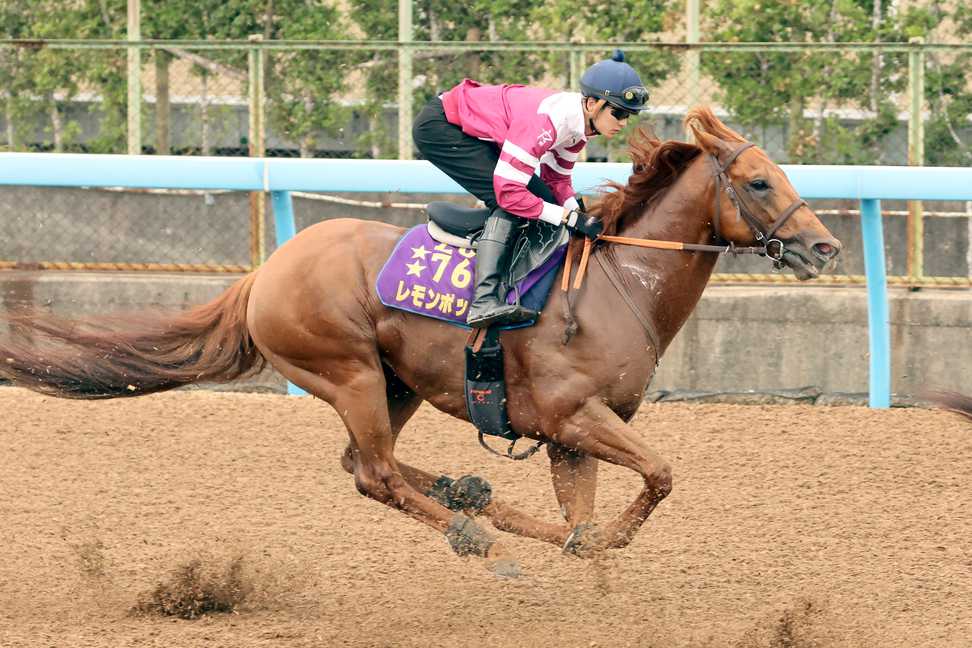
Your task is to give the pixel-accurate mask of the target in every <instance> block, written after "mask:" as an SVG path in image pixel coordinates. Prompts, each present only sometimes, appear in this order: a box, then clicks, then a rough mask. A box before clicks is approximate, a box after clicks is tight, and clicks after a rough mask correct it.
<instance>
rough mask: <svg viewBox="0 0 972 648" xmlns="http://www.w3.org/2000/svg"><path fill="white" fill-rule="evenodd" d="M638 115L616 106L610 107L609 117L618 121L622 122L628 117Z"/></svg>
mask: <svg viewBox="0 0 972 648" xmlns="http://www.w3.org/2000/svg"><path fill="white" fill-rule="evenodd" d="M637 114H638V113H636V112H634V111H633V110H625V109H624V108H618V107H617V106H611V115H612V116H613V117H614V118H615V119H617V120H618V121H624V120H625V119H627V118H628V117H631V116H633V115H637Z"/></svg>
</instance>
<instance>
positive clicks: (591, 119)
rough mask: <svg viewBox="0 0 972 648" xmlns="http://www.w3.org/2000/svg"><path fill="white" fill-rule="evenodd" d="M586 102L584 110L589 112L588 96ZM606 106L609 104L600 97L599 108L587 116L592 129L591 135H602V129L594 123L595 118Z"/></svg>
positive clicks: (588, 125)
mask: <svg viewBox="0 0 972 648" xmlns="http://www.w3.org/2000/svg"><path fill="white" fill-rule="evenodd" d="M584 104H585V110H584V112H587V110H586V104H587V97H585V98H584ZM605 106H607V101H606V100H604V99H598V100H597V108H596V109H595V110H594V111H593V112H591V113H590V114H589V116H588V117H587V127H588V128H590V129H591V136H592V137H593V136H594V135H600V134H601V131H599V130H597V126H595V125H594V120H595V119H596V118H597V116H598V115H600V114H601V111H602V110H604V107H605Z"/></svg>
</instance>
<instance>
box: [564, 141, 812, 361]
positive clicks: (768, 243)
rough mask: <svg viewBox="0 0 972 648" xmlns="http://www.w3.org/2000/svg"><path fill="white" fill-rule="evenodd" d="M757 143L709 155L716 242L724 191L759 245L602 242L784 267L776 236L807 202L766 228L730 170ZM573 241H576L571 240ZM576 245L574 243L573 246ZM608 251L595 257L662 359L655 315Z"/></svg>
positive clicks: (580, 273) (582, 267)
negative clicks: (745, 257)
mask: <svg viewBox="0 0 972 648" xmlns="http://www.w3.org/2000/svg"><path fill="white" fill-rule="evenodd" d="M753 146H755V144H753V143H751V142H746V143H744V144H742V145H740V146H739V147H737V148H736V149H735V150H733V151H732V152H731V153H730V154H729V156H728V157H727V158H726V160H725V161H720V160H719V157H718V156H717V155H715V154H712V153H709V154H708V155H709V158H710V161H711V163H712V168H713V179H714V181H715V211H714V212H713V215H712V229H713V235H714V236H715V239H716V241H725V240H726V239H725V237H723V235H722V229H721V216H722V214H721V211H722V210H721V206H722V201H721V200H720V196H721V193H722V192H723V191H725V192H726V194H727V195H728V196H729V200H730V202H732V204H733V206H734V207H735V208H736V213H737V215H738V216H739V218H742V219H743V220H744V221H745V222H746V224H747V225H748V226H749V229H750V230H752V232H753V235H754V236H755V238H756V243H757V245H754V246H750V247H736V246H735V244H733V243H732V242H731V241H730V242H728V243H725V244H724V245H707V244H702V243H682V242H679V241H660V240H655V239H644V238H634V237H629V236H600V237H598V239H597V240H598V241H605V242H607V243H616V244H619V245H634V246H637V247H645V248H656V249H663V250H685V251H688V252H710V253H715V254H733V255H735V254H758V255H760V256H765V257H767V258H769V259H771V260H772V261H773V265H774V267H775V268H776V269H781V268H782V267H783V256H784V255H785V253H786V246H785V244H784V243H783V241H782V240H780V239H778V238H775V237H774V235H775V234H776V232H778V231H779V229H780V228H781V227H783V225H784V224H785V223H786V222H787V221H788V220H789V219H790V217H791V216H793V214H794V213H795V212H796V211H797V210H798V209H800V207H803V206H806V204H807V202H806V201H805V200H802V199H800V198H798V199H796V200H794V201H793V203H792V204H791V205H790V206H789V207H787V208H786V209H784V210H783V212H782V213H781V214H780V215H779V216H778V217H777V218H776V219H775V220H774V221H773V223H772V225H771V226H770V227H768V228H764V226H763V224H762V223H761V222H760V221H759V219H758V218H756V217H755V216H754V215H753V212H752V210H751V209H750V208H749V206H748V205H747V204H746V201H745V200H743V197H742V194H741V193H740V192H739V191H737V190H736V187H735V185H734V184H733V183H732V179H731V178H729V175H728V173H727V172H728V170H729V167H730V166H732V163H733V162H735V161H736V159H737V158H738V157H739V156H740V155H741V154H742V153H743V152H744V151H746V150H748V149H750V148H752V147H753ZM571 242H572V243H573V241H571ZM570 247H572V246H570ZM592 247H593V246H592V244H591V240H590V239H585V240H584V251H583V254H582V256H581V259H580V264H579V267H578V269H577V276H576V277H575V278H574V288H575V289H576V288H580V286H581V282H582V281H583V278H584V273H585V272H586V269H587V262H588V259H589V257H590V253H591V249H592ZM605 251H606V252H608V254H607V256H608V262H607V263H605V262H604V261H603V260H602V259H601V256H602V255H595V256H594V259H595V260H596V261H597V263H598V265H600V266H601V270H603V271H604V274H605V275H606V276H607V278H608V280H610V282H611V284H612V285H613V286H614V288H615V290H617V291H618V293H619V294H620V295H621V298H622V299H623V300H624V302H625V303H626V304H627V305H628V308H630V309H631V311H632V312H633V313H634V315H635V317H636V318H637V319H638V321H639V322H640V323H641V326H642V328H644V330H645V335H646V336H647V337H648V343H649V345H650V347H651V348H652V350H653V352H654V354H655V362H656V363H657V362H658V359H659V355H660V351H661V347H660V346H659V338H658V333H657V331H656V330H655V325H654V323H653V322H652V320H651V318H649V317H646V316H645V314H644V313H642V312H641V309H640V308H638V305H637V304H636V303H635V302H634V300H633V299H632V298H631V294H630V287H629V286H628V285H627V282H626V281H625V279H624V276H623V275H622V274H621V273H620V271H619V270H618V268H617V263H616V261H615V260H614V258H613V257H614V255H613V254H610V252H611V250H610V248H606V250H605ZM571 257H572V250H571V249H568V251H567V258H566V261H565V264H564V276H563V282H562V284H561V289H562V290H563V291H564V292H567V299H565V300H564V304H565V311H566V318H567V321H568V327H567V330H566V331H565V334H564V343H565V344H566V343H567V341H569V340H570V338H571V337H572V335H573V332H572V330H573V327H572V324H573V326H574V327H575V326H576V324H574V320H573V313H572V312H571V303H570V292H569V286H570V271H571V268H570V266H571Z"/></svg>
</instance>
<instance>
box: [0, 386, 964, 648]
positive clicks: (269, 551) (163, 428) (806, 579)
mask: <svg viewBox="0 0 972 648" xmlns="http://www.w3.org/2000/svg"><path fill="white" fill-rule="evenodd" d="M0 413H2V414H0V464H2V466H3V468H2V470H0V646H2V647H3V648H12V647H14V646H30V647H35V646H71V647H73V646H87V647H93V648H108V647H113V648H114V647H119V646H159V647H163V646H164V647H167V648H168V647H173V646H175V647H182V646H225V647H230V646H233V647H249V646H288V647H289V646H296V647H303V646H473V645H475V646H529V645H534V646H540V645H544V646H546V645H555V646H557V647H558V648H560V647H564V646H585V647H588V646H610V647H612V648H613V647H619V646H651V647H654V648H667V647H670V646H712V647H715V646H735V647H738V648H755V647H764V646H765V647H780V648H782V647H784V646H785V647H789V648H809V647H811V646H814V647H817V648H830V647H831V646H847V647H855V648H859V647H865V646H881V647H882V648H889V647H895V646H934V647H951V646H955V647H959V646H963V647H967V646H969V645H970V642H972V638H970V637H972V426H970V425H967V424H965V423H963V422H962V421H960V420H958V419H957V418H953V417H952V416H950V415H947V414H944V413H940V412H929V411H923V410H891V411H869V410H866V409H860V408H821V407H818V408H811V407H742V406H725V405H719V406H701V405H695V406H693V405H651V406H646V407H645V408H644V409H643V410H642V412H641V413H640V414H639V416H638V417H637V419H636V420H635V423H634V424H635V426H636V427H637V429H638V430H640V431H641V432H642V433H643V434H644V435H645V436H646V437H647V438H649V439H651V443H653V445H654V447H656V448H657V449H658V450H659V451H660V452H661V453H662V454H663V456H665V457H666V458H667V459H668V460H669V461H671V463H672V465H673V467H674V473H675V490H674V492H673V493H672V495H671V496H670V497H669V499H668V500H666V501H665V502H664V503H663V504H662V505H661V506H660V507H659V509H658V510H657V511H656V513H655V515H654V516H653V517H652V518H651V519H650V520H649V521H648V523H647V524H646V526H645V528H644V529H643V530H642V532H641V534H640V535H639V536H638V538H637V539H636V540H635V542H634V543H633V544H632V546H630V547H629V548H627V549H625V550H623V551H620V552H617V553H613V554H610V555H609V556H608V557H606V558H602V559H598V560H596V561H589V562H585V561H581V560H579V559H575V558H570V557H566V556H563V555H561V553H560V552H559V550H558V549H557V548H556V547H554V546H552V545H545V544H540V543H537V542H535V541H529V540H521V539H516V538H511V537H510V536H505V537H506V538H508V544H509V545H510V546H511V547H512V548H513V549H514V550H515V551H516V552H517V553H518V555H519V557H520V558H521V562H522V564H523V567H524V568H525V571H526V572H527V576H526V577H525V578H522V579H519V580H515V581H509V580H498V579H496V578H495V577H494V576H493V575H492V574H490V573H489V572H488V571H486V570H485V569H484V568H483V566H482V564H481V563H480V562H479V561H478V560H477V559H460V558H457V557H455V556H454V555H453V554H452V553H451V551H450V550H449V548H448V545H447V543H446V541H445V540H444V538H442V536H440V535H438V534H436V533H435V532H433V531H431V530H429V529H427V528H425V527H424V526H420V525H419V524H418V523H416V522H414V521H412V520H411V519H408V518H406V517H405V516H403V515H401V514H400V513H397V512H395V511H392V510H389V509H386V508H385V507H383V506H381V505H379V504H377V503H375V502H372V501H370V500H367V499H365V498H364V497H362V496H360V495H358V493H357V492H356V491H355V489H354V486H353V482H352V479H351V477H350V476H348V475H347V474H345V473H344V472H343V471H341V469H340V467H339V465H338V458H339V455H340V452H341V450H342V449H343V446H344V439H345V434H344V431H343V428H342V427H341V425H340V421H339V420H338V418H337V416H336V415H335V414H334V413H333V412H332V411H331V410H330V409H329V408H328V407H327V406H324V405H322V404H321V403H319V402H315V401H313V400H311V399H309V398H302V399H301V398H287V397H283V396H268V395H252V394H250V395H247V394H216V393H209V392H202V391H197V392H181V393H176V394H167V395H160V396H153V397H147V398H144V399H140V400H130V401H113V402H102V403H77V402H70V401H59V400H55V399H52V398H44V397H41V396H38V395H35V394H32V393H29V392H25V391H22V390H18V389H12V388H3V389H0ZM400 445H401V448H400V456H401V457H402V459H403V460H405V461H409V462H411V463H414V464H416V465H418V466H420V467H425V468H428V469H430V471H433V472H448V473H449V474H451V475H453V476H458V475H460V474H463V473H476V474H479V475H482V476H485V477H487V478H488V479H489V480H490V481H491V482H492V484H493V488H494V492H496V493H497V496H498V497H503V498H504V499H506V500H507V501H511V502H515V503H517V504H519V505H522V507H523V508H524V509H526V510H528V511H531V512H533V513H535V514H537V515H543V516H545V517H546V518H547V519H554V515H555V513H556V509H555V505H554V503H553V502H554V500H553V494H552V488H551V487H550V484H549V478H548V473H547V470H546V465H545V464H546V459H545V455H544V454H542V453H541V454H540V455H538V456H536V457H534V458H533V459H532V460H530V461H528V462H521V463H516V464H514V463H512V462H504V461H501V460H499V459H495V458H493V457H491V456H488V455H487V454H486V453H485V452H483V451H482V450H480V449H479V448H478V446H477V445H476V443H475V440H474V436H473V434H472V433H471V428H469V427H468V426H466V425H464V424H461V425H460V424H457V423H456V422H454V421H452V420H450V419H447V418H446V417H444V416H442V415H440V414H439V413H437V412H435V411H433V410H431V409H423V410H422V411H420V412H419V414H418V415H417V416H416V417H415V418H414V419H413V421H412V422H411V423H410V424H409V427H407V428H406V430H405V433H404V435H403V440H402V442H401V444H400ZM601 480H602V485H601V488H600V490H599V493H598V504H599V511H600V516H601V518H602V519H604V518H605V517H606V516H608V515H613V514H614V513H615V512H616V511H618V510H619V509H620V507H621V506H623V505H625V504H626V503H627V501H628V498H629V497H631V496H632V495H633V494H634V491H635V489H636V488H637V486H638V483H637V480H636V479H635V478H633V477H632V476H631V475H629V474H627V473H626V472H625V471H622V470H619V469H615V468H613V467H612V468H607V469H602V471H601ZM240 556H242V558H243V565H244V577H245V578H246V579H247V581H248V583H249V584H250V585H251V586H252V587H253V588H254V591H253V594H252V595H251V596H250V597H249V599H248V600H247V602H246V603H245V605H244V607H243V609H242V610H241V611H240V613H239V614H234V615H214V616H208V617H204V618H202V619H201V620H196V621H185V620H176V619H172V618H162V617H156V616H137V615H132V614H131V613H130V612H129V610H130V608H131V607H132V606H133V605H135V603H136V602H137V601H138V600H139V596H140V595H143V593H145V592H146V591H148V590H151V589H152V588H153V587H154V586H155V585H156V584H157V583H158V582H160V581H162V580H164V579H166V578H167V577H168V576H169V574H170V573H171V572H172V570H173V569H175V568H176V567H178V566H180V565H183V564H185V563H187V562H188V561H190V560H192V559H193V558H199V559H201V560H202V561H203V564H204V565H207V566H209V567H211V568H214V569H218V568H222V567H223V566H225V565H227V564H229V563H230V562H231V561H232V560H233V559H234V558H236V557H240Z"/></svg>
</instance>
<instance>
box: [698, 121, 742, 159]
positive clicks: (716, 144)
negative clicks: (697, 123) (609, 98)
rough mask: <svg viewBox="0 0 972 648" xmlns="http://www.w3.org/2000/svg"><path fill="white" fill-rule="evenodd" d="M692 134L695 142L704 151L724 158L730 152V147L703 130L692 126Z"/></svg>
mask: <svg viewBox="0 0 972 648" xmlns="http://www.w3.org/2000/svg"><path fill="white" fill-rule="evenodd" d="M692 135H694V136H695V143H696V144H698V145H699V146H700V147H702V150H703V151H705V152H706V153H711V154H712V155H714V156H716V158H718V159H722V158H725V157H727V156H729V155H730V154H732V150H733V149H732V147H731V146H730V145H729V144H727V143H726V142H725V141H723V140H721V139H719V138H718V137H716V136H715V135H710V134H709V133H706V132H705V131H703V130H699V129H696V128H692Z"/></svg>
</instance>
